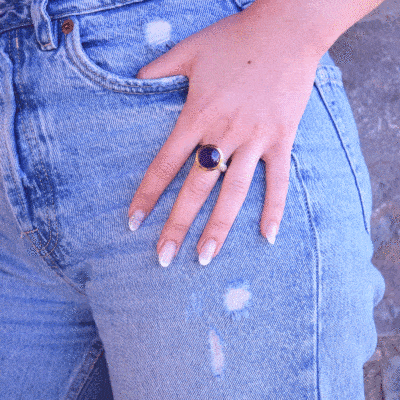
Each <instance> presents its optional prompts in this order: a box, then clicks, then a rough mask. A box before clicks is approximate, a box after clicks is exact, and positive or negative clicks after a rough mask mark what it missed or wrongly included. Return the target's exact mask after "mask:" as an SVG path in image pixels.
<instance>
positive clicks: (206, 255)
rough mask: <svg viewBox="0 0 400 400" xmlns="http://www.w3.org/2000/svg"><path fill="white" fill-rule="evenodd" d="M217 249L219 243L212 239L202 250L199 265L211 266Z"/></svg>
mask: <svg viewBox="0 0 400 400" xmlns="http://www.w3.org/2000/svg"><path fill="white" fill-rule="evenodd" d="M216 248H217V242H216V241H215V240H214V239H210V240H209V241H208V242H207V243H206V244H205V245H204V246H203V247H202V249H201V253H200V255H199V263H200V264H201V265H207V264H209V263H210V261H211V259H212V256H213V254H214V251H215V249H216Z"/></svg>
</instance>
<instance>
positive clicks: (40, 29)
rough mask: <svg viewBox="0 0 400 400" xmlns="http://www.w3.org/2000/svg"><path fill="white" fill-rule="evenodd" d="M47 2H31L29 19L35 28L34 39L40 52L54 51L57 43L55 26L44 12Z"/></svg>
mask: <svg viewBox="0 0 400 400" xmlns="http://www.w3.org/2000/svg"><path fill="white" fill-rule="evenodd" d="M47 2H48V0H32V4H31V18H32V21H33V25H34V26H35V33H36V39H37V41H38V43H39V45H40V47H41V49H42V50H54V49H56V48H57V46H56V43H58V34H57V24H56V22H51V20H50V17H49V14H48V13H47V11H46V7H47Z"/></svg>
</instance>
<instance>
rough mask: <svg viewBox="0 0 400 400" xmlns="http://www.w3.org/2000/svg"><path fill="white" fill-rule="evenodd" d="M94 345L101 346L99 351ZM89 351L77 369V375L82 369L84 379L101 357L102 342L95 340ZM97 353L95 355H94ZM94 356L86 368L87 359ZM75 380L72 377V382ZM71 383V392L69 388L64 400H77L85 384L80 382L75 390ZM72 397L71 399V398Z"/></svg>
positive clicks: (102, 350)
mask: <svg viewBox="0 0 400 400" xmlns="http://www.w3.org/2000/svg"><path fill="white" fill-rule="evenodd" d="M96 345H98V346H101V347H100V350H98V349H96ZM90 347H91V348H90V351H89V352H88V353H86V356H85V358H84V359H83V362H82V364H81V367H80V368H79V371H78V374H77V375H79V374H80V373H81V372H82V369H84V372H85V375H86V376H85V378H86V379H87V378H88V376H89V375H90V372H91V371H92V370H93V368H94V366H95V364H96V363H97V361H98V360H99V358H100V357H101V356H102V355H103V353H104V346H103V344H102V342H101V341H100V340H99V339H98V338H96V339H95V340H94V341H93V342H92V343H91V344H90ZM96 353H97V354H96ZM92 356H94V357H95V358H94V360H93V362H91V363H90V364H89V366H87V363H88V361H87V360H88V359H89V357H92ZM75 379H76V376H75V377H74V380H75ZM73 383H74V382H72V392H71V387H70V388H69V389H68V393H67V396H66V398H65V400H76V399H77V398H78V396H79V395H80V394H81V391H82V389H83V388H84V386H85V384H86V380H84V381H81V383H80V385H79V386H78V387H77V388H74V387H73ZM71 396H73V397H71Z"/></svg>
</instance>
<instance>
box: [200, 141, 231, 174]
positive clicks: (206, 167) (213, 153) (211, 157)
mask: <svg viewBox="0 0 400 400" xmlns="http://www.w3.org/2000/svg"><path fill="white" fill-rule="evenodd" d="M195 164H197V166H198V167H200V168H201V169H202V170H203V171H213V170H214V169H219V170H220V171H221V172H225V171H226V169H227V168H228V167H227V166H226V164H225V161H224V156H223V154H222V150H221V149H220V148H219V147H217V146H214V145H213V144H206V145H204V146H200V148H199V149H197V151H196V160H195Z"/></svg>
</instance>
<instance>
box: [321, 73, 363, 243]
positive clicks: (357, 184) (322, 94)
mask: <svg viewBox="0 0 400 400" xmlns="http://www.w3.org/2000/svg"><path fill="white" fill-rule="evenodd" d="M332 67H333V66H332ZM333 68H335V67H333ZM336 68H338V67H336ZM332 81H333V80H332ZM327 82H329V79H328V80H327ZM322 86H323V85H321V88H322ZM339 87H340V89H341V90H343V91H344V90H345V89H344V86H343V84H340V85H339ZM318 92H319V93H320V95H321V98H322V100H323V102H324V105H325V108H326V110H327V112H328V114H329V116H330V117H331V119H332V121H333V124H334V126H335V130H336V133H337V135H338V137H339V141H340V143H341V146H342V148H343V150H344V152H345V155H346V158H347V161H348V163H349V166H350V169H351V172H352V174H353V177H354V181H355V183H356V187H357V192H358V197H359V199H360V203H361V210H362V215H363V222H364V228H365V230H366V232H367V233H368V235H370V234H371V232H370V230H369V229H368V221H367V212H366V205H365V203H366V202H365V200H364V196H363V194H362V191H361V184H360V182H359V178H358V175H357V174H356V172H355V167H354V164H357V163H356V161H354V159H353V155H352V154H350V153H349V151H348V150H347V148H346V144H345V143H344V141H343V137H342V129H341V127H340V126H339V125H338V123H337V122H336V119H335V118H334V116H333V115H332V112H331V109H330V107H329V104H330V102H329V101H328V100H327V99H326V98H325V96H324V91H323V90H319V89H318Z"/></svg>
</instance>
